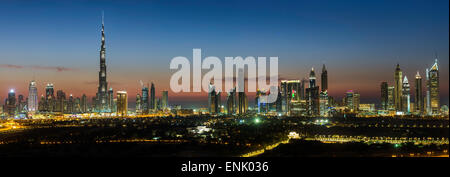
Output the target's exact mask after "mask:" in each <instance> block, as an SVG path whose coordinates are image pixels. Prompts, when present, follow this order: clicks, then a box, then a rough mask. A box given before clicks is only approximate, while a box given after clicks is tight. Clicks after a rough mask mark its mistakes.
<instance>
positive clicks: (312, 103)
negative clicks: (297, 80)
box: [306, 68, 320, 116]
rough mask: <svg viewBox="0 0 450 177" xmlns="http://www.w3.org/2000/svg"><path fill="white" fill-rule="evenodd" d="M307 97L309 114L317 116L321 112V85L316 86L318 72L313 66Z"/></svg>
mask: <svg viewBox="0 0 450 177" xmlns="http://www.w3.org/2000/svg"><path fill="white" fill-rule="evenodd" d="M306 95H307V97H306V99H307V103H308V115H310V116H317V115H319V114H320V112H319V110H320V104H319V100H320V98H319V86H316V74H315V72H314V68H311V72H310V73H309V88H308V89H306Z"/></svg>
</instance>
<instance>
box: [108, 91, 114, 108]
mask: <svg viewBox="0 0 450 177" xmlns="http://www.w3.org/2000/svg"><path fill="white" fill-rule="evenodd" d="M107 101H108V109H109V111H110V112H114V109H115V105H114V90H113V88H112V87H110V88H109V90H108V100H107Z"/></svg>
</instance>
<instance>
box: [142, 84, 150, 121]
mask: <svg viewBox="0 0 450 177" xmlns="http://www.w3.org/2000/svg"><path fill="white" fill-rule="evenodd" d="M148 98H149V97H148V87H145V86H144V84H142V112H143V113H144V114H148V110H149V100H148Z"/></svg>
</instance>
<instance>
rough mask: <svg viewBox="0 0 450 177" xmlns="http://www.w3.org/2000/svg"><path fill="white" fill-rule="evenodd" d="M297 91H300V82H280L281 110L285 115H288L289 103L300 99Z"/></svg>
mask: <svg viewBox="0 0 450 177" xmlns="http://www.w3.org/2000/svg"><path fill="white" fill-rule="evenodd" d="M299 90H301V82H300V80H282V81H281V97H282V98H283V100H282V104H283V105H282V109H283V111H284V113H285V114H290V112H291V110H290V109H291V102H292V101H294V100H295V101H298V100H299V99H300V95H299V94H298V92H299Z"/></svg>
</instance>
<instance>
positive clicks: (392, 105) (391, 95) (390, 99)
mask: <svg viewBox="0 0 450 177" xmlns="http://www.w3.org/2000/svg"><path fill="white" fill-rule="evenodd" d="M394 91H395V88H394V86H388V105H387V110H389V111H394V110H395V102H394Z"/></svg>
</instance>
